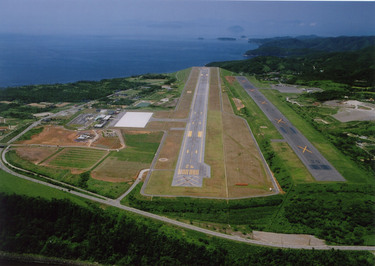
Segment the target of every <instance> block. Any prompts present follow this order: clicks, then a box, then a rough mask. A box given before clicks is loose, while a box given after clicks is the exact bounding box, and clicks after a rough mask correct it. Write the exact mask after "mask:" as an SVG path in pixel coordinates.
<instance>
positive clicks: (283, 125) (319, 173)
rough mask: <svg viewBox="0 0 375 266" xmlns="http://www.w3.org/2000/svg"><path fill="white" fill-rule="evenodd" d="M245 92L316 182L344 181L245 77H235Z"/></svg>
mask: <svg viewBox="0 0 375 266" xmlns="http://www.w3.org/2000/svg"><path fill="white" fill-rule="evenodd" d="M236 79H237V81H238V82H239V83H240V84H241V85H242V87H243V88H244V89H245V91H246V92H247V93H248V94H249V95H250V97H251V98H252V99H253V100H254V101H255V103H256V104H257V105H258V106H259V108H260V109H261V110H262V111H263V112H264V114H265V115H266V116H267V117H268V119H269V120H270V121H271V122H272V123H273V124H274V125H275V127H276V128H277V130H278V131H279V132H280V134H281V135H282V136H283V137H284V139H285V140H286V141H287V142H288V144H289V146H290V147H291V148H292V149H293V151H294V152H295V153H296V154H297V156H298V157H299V158H300V160H301V161H302V162H303V164H304V165H305V166H306V168H307V169H308V170H309V172H310V173H311V175H312V176H313V177H314V178H315V179H316V180H317V181H345V179H344V178H343V177H342V175H341V174H340V173H339V172H338V171H337V170H336V169H335V168H334V167H333V166H332V165H331V164H330V163H329V162H328V161H327V160H326V158H324V157H323V155H321V154H320V152H319V151H318V150H317V149H316V148H315V147H314V146H313V145H312V144H311V143H310V142H309V141H308V140H307V139H306V137H305V136H304V135H302V134H301V132H299V130H298V129H296V128H295V127H294V126H293V125H292V123H291V122H290V121H289V120H288V119H286V117H285V116H284V115H283V114H282V113H281V112H280V111H279V110H278V109H277V108H276V107H275V106H274V105H273V104H272V103H271V102H270V101H268V100H267V98H266V97H265V96H264V95H263V94H262V93H261V92H260V91H259V90H258V89H257V88H255V87H254V86H253V85H252V84H251V83H250V82H249V81H248V80H247V78H245V77H236Z"/></svg>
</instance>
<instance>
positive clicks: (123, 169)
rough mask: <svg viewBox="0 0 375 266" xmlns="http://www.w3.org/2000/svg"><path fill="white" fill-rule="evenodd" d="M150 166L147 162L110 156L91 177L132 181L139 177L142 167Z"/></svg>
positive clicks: (114, 180) (103, 179) (109, 180)
mask: <svg viewBox="0 0 375 266" xmlns="http://www.w3.org/2000/svg"><path fill="white" fill-rule="evenodd" d="M149 166H150V165H149V164H145V163H140V162H127V161H120V160H117V158H113V157H108V158H106V159H105V160H104V162H102V163H101V164H100V165H99V166H98V167H96V168H95V169H94V170H93V171H92V172H91V177H92V178H94V179H97V180H102V181H108V182H131V181H134V179H136V178H137V176H138V174H139V171H140V169H145V168H148V167H149Z"/></svg>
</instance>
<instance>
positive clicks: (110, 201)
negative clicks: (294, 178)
mask: <svg viewBox="0 0 375 266" xmlns="http://www.w3.org/2000/svg"><path fill="white" fill-rule="evenodd" d="M3 150H4V149H0V153H1V154H2V157H4V154H3ZM0 168H1V169H3V170H4V171H6V172H8V173H10V174H12V175H14V176H17V177H20V178H23V179H26V180H29V181H31V182H35V183H38V184H42V185H45V186H48V187H51V188H54V189H58V190H61V191H65V192H67V193H70V194H73V195H76V196H79V197H82V198H85V199H88V200H91V201H95V202H98V203H102V204H106V205H110V206H113V207H116V208H119V209H122V210H125V211H129V212H132V213H136V214H139V215H142V216H144V217H148V218H152V219H155V220H158V221H161V222H165V223H169V224H172V225H176V226H179V227H182V228H185V229H189V230H193V231H196V232H201V233H204V234H207V235H211V236H215V237H220V238H224V239H228V240H233V241H238V242H242V243H247V244H253V245H261V246H267V247H275V248H292V249H317V250H330V249H339V250H364V251H373V252H374V251H375V246H328V245H319V246H306V245H298V244H295V245H290V244H286V245H284V244H275V243H269V242H264V241H260V240H254V239H247V238H241V237H239V236H235V235H227V234H224V233H219V232H215V231H211V230H208V229H204V228H200V227H197V226H194V225H190V224H186V223H183V222H179V221H175V220H172V219H170V218H167V217H164V216H160V215H157V214H153V213H149V212H145V211H142V210H138V209H135V208H132V207H128V206H124V205H121V203H120V202H119V201H118V200H113V199H108V198H105V197H102V196H100V197H101V198H97V197H95V196H91V195H87V194H84V193H81V192H78V191H73V190H69V189H67V188H62V187H59V186H56V185H53V184H49V183H47V182H44V181H40V180H36V179H33V178H30V177H27V176H24V175H21V174H18V173H15V172H13V171H12V170H10V169H8V168H7V167H6V166H5V165H4V163H3V161H2V160H0Z"/></svg>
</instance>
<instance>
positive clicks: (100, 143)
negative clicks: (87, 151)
mask: <svg viewBox="0 0 375 266" xmlns="http://www.w3.org/2000/svg"><path fill="white" fill-rule="evenodd" d="M98 134H100V137H99V139H98V140H97V141H95V142H93V143H92V145H91V146H92V147H98V148H105V149H120V148H122V145H121V142H120V140H119V138H118V137H117V136H116V137H103V135H102V134H101V132H98Z"/></svg>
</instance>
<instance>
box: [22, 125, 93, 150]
mask: <svg viewBox="0 0 375 266" xmlns="http://www.w3.org/2000/svg"><path fill="white" fill-rule="evenodd" d="M83 133H90V131H81V132H77V131H73V130H67V129H65V128H63V127H56V126H45V127H44V129H43V131H42V132H41V133H39V134H37V135H34V136H32V137H31V139H30V140H24V141H20V143H22V144H44V145H58V146H88V143H86V142H77V141H75V140H76V138H77V137H78V135H79V134H83Z"/></svg>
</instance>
